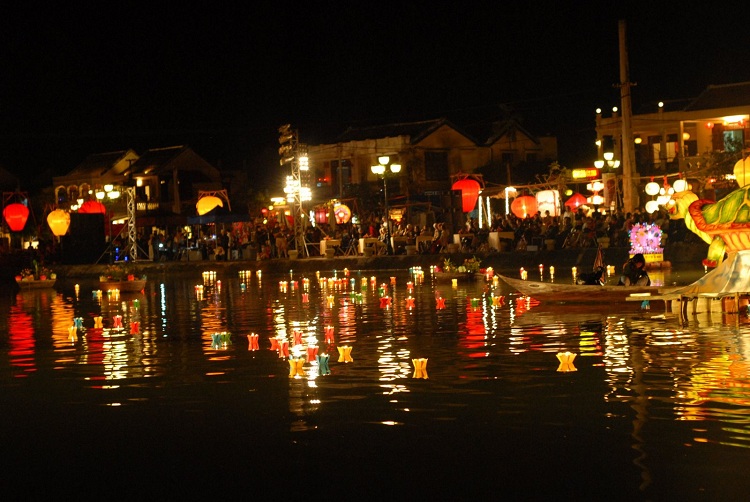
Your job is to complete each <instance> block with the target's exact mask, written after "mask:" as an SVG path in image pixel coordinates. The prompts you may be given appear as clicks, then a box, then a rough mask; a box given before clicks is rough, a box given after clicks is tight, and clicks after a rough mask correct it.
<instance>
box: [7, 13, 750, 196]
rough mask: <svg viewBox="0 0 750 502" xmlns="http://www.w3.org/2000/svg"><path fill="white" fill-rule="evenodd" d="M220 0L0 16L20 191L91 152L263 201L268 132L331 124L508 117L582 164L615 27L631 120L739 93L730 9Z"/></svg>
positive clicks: (12, 158) (566, 159) (741, 31)
mask: <svg viewBox="0 0 750 502" xmlns="http://www.w3.org/2000/svg"><path fill="white" fill-rule="evenodd" d="M191 3H196V2H191ZM236 3H239V2H197V4H196V5H192V6H189V7H186V6H185V4H184V3H178V2H170V3H165V2H151V3H139V2H120V3H114V2H106V3H101V2H99V3H87V4H86V6H85V7H83V6H81V5H80V4H79V3H77V2H73V3H71V4H66V5H65V6H52V7H50V6H48V5H43V4H41V3H39V4H37V3H35V2H27V3H23V4H20V5H17V6H16V7H15V10H14V11H13V12H4V13H3V16H2V20H1V21H0V41H1V43H0V47H2V49H0V63H1V66H0V67H1V68H2V70H3V71H2V76H1V77H0V138H1V141H0V165H2V166H3V167H4V168H5V169H7V170H9V171H11V172H13V173H14V174H17V175H19V176H21V177H22V181H23V183H33V182H34V181H37V182H39V180H42V179H44V175H48V174H50V173H51V174H55V175H57V174H64V173H65V172H67V171H69V170H71V169H72V168H73V167H75V166H76V165H77V164H78V163H79V162H81V161H82V160H83V159H84V158H85V157H86V156H87V155H88V154H90V153H98V152H105V151H113V150H122V149H126V148H134V149H135V150H136V151H143V150H145V149H146V148H156V147H163V146H172V145H177V144H187V145H189V146H191V147H193V148H194V149H195V150H196V151H197V152H198V153H199V154H200V155H202V156H203V157H204V158H206V160H208V161H209V162H211V163H213V164H214V165H217V166H220V167H222V168H227V169H237V168H245V169H247V170H248V171H249V172H250V173H252V174H253V175H254V176H255V180H256V181H257V184H258V187H263V186H271V187H272V188H277V187H275V186H273V185H274V184H276V183H277V179H278V178H279V177H280V176H279V173H278V172H277V171H278V162H277V160H276V155H277V153H276V149H277V147H278V144H277V141H276V137H277V135H276V129H277V128H278V126H279V125H281V124H284V123H291V124H293V126H295V127H296V128H297V129H298V130H299V132H300V135H301V138H302V140H303V141H306V142H309V143H315V142H317V141H321V140H325V139H326V137H327V136H326V135H327V134H330V133H331V132H339V131H342V130H343V129H345V128H346V127H347V126H348V125H360V124H367V123H383V122H393V121H410V120H426V119H433V118H438V117H443V116H447V117H449V118H451V119H452V120H454V121H455V122H456V123H459V124H460V125H465V124H466V125H475V124H476V123H479V122H482V121H487V120H489V119H492V118H497V117H499V116H502V113H503V112H502V110H506V111H505V112H504V113H508V110H510V111H511V112H512V114H513V115H514V116H516V117H518V118H519V119H520V120H521V123H522V124H523V125H524V126H526V127H527V128H528V129H529V130H531V131H532V132H534V133H537V134H539V135H542V134H547V133H549V134H555V135H557V136H558V146H559V152H560V161H561V163H562V164H563V165H565V166H568V167H578V166H580V165H581V164H582V163H586V162H590V161H592V160H593V157H594V155H595V150H594V147H593V139H594V131H593V128H594V110H595V109H596V108H597V107H602V108H603V109H605V110H610V109H611V107H612V106H615V105H618V106H619V90H618V89H617V88H616V87H614V84H616V83H617V82H618V81H619V54H618V27H617V20H618V19H626V20H627V36H628V52H629V63H630V74H631V81H633V82H635V83H637V86H636V87H634V88H633V105H634V108H636V109H637V108H638V107H639V106H643V105H646V104H649V103H655V102H656V101H658V100H669V99H679V98H686V97H692V96H695V95H697V94H698V93H700V92H701V91H702V90H703V89H704V88H705V87H706V86H708V85H710V84H723V83H730V82H742V81H748V80H750V64H748V54H747V51H748V48H749V47H750V43H749V42H750V29H749V26H748V24H750V23H749V22H748V16H747V14H749V13H750V7H746V6H745V4H746V2H740V1H726V2H721V3H718V2H701V3H697V2H688V3H687V4H688V5H685V3H684V2H658V1H653V2H638V3H636V2H619V3H617V4H615V3H613V2H597V3H596V4H597V5H595V6H593V7H592V6H589V5H585V4H584V3H583V2H575V3H574V2H570V3H566V2H505V1H495V2H465V3H463V4H456V3H450V4H446V3H442V2H399V3H397V2H382V1H379V2H370V3H364V2H336V1H331V2H306V3H305V4H303V5H297V2H288V3H284V2H263V1H256V2H247V3H244V4H243V5H235V4H236ZM519 3H524V4H527V5H523V6H521V5H517V4H519ZM587 3H588V2H587ZM110 4H111V5H110ZM599 4H601V5H599ZM614 5H618V6H619V7H618V8H615V7H614ZM633 6H637V8H635V7H633ZM105 9H106V10H105ZM256 175H257V176H256Z"/></svg>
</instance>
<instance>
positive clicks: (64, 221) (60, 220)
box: [47, 209, 70, 237]
mask: <svg viewBox="0 0 750 502" xmlns="http://www.w3.org/2000/svg"><path fill="white" fill-rule="evenodd" d="M47 224H48V225H49V228H50V230H52V233H53V234H55V235H56V236H57V237H60V236H62V235H65V234H66V233H67V232H68V227H69V226H70V213H68V212H67V211H63V210H62V209H55V210H54V211H52V212H51V213H49V214H48V215H47Z"/></svg>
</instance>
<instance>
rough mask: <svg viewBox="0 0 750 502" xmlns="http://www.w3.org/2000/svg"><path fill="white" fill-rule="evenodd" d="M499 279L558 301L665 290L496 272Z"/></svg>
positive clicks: (595, 299)
mask: <svg viewBox="0 0 750 502" xmlns="http://www.w3.org/2000/svg"><path fill="white" fill-rule="evenodd" d="M497 276H498V277H500V279H501V280H503V281H504V282H505V283H506V284H508V285H509V286H511V287H512V288H514V289H515V290H516V291H518V292H519V293H521V294H522V295H524V296H530V297H532V298H535V299H537V300H540V301H547V302H558V303H574V302H575V303H581V302H584V303H602V302H607V303H610V302H620V301H621V302H624V301H627V298H628V297H630V296H631V295H638V296H641V297H642V298H643V299H644V300H648V296H646V295H654V296H657V295H660V294H664V293H666V292H667V289H669V288H664V287H662V286H614V285H612V286H610V285H605V286H589V285H581V284H563V283H556V282H540V281H524V280H521V279H512V278H510V277H506V276H504V275H501V274H497Z"/></svg>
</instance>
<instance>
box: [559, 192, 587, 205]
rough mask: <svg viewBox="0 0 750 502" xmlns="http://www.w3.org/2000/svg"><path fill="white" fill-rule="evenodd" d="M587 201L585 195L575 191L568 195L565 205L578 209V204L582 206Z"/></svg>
mask: <svg viewBox="0 0 750 502" xmlns="http://www.w3.org/2000/svg"><path fill="white" fill-rule="evenodd" d="M587 202H588V201H587V200H586V197H584V196H583V195H581V194H579V193H577V192H576V193H574V194H573V195H571V196H570V199H568V200H567V201H566V202H565V205H566V206H568V207H569V208H570V209H578V206H582V205H584V204H586V203H587Z"/></svg>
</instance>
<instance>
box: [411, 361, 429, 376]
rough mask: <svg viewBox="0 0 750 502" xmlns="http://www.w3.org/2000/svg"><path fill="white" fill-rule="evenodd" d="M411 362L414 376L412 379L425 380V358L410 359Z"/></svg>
mask: <svg viewBox="0 0 750 502" xmlns="http://www.w3.org/2000/svg"><path fill="white" fill-rule="evenodd" d="M411 362H412V364H413V365H414V375H412V378H424V379H425V380H427V378H428V377H427V358H426V357H424V358H420V359H412V360H411Z"/></svg>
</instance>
